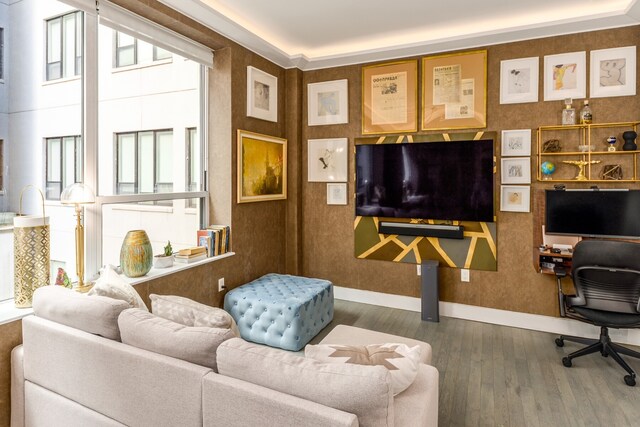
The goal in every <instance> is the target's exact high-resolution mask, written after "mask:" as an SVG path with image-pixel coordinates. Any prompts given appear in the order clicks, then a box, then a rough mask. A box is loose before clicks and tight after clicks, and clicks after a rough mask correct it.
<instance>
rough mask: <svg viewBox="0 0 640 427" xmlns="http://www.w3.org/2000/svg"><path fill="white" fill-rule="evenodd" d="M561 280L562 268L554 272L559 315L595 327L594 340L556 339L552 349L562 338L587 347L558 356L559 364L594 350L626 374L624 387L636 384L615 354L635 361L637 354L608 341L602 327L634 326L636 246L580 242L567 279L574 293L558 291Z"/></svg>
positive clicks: (638, 310) (639, 261)
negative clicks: (571, 283) (621, 368)
mask: <svg viewBox="0 0 640 427" xmlns="http://www.w3.org/2000/svg"><path fill="white" fill-rule="evenodd" d="M565 276H566V272H563V271H562V269H557V270H556V277H557V280H558V295H559V298H560V313H561V315H562V316H563V317H569V318H572V319H577V320H580V321H583V322H587V323H591V324H593V325H595V326H600V339H588V338H580V337H571V336H564V335H561V336H560V338H556V345H557V346H558V347H562V346H564V341H565V340H566V341H573V342H577V343H581V344H588V346H587V347H585V348H583V349H580V350H578V351H575V352H573V353H571V354H570V355H568V356H567V357H565V358H563V359H562V364H563V365H564V366H566V367H567V368H569V367H571V364H572V363H571V360H572V359H575V358H576V357H580V356H584V355H587V354H591V353H595V352H596V351H599V352H600V354H602V356H604V357H607V356H611V357H612V358H613V359H614V360H615V361H616V362H618V364H619V365H620V366H622V367H623V368H624V369H625V371H627V372H628V374H629V375H625V377H624V382H625V383H626V384H627V385H628V386H634V385H636V373H635V371H634V370H633V369H631V367H630V366H629V365H628V364H627V363H626V362H625V361H624V360H623V359H622V357H621V356H620V354H624V355H627V356H631V357H635V358H639V359H640V353H639V352H637V351H633V350H631V349H628V348H626V347H623V346H621V345H619V344H615V343H613V342H611V338H609V329H608V328H615V329H619V328H639V327H640V244H636V243H629V242H618V241H603V240H584V241H582V242H580V243H578V244H577V245H576V247H575V249H574V252H573V262H572V268H571V277H572V279H573V284H574V286H575V288H576V295H564V293H563V292H562V284H561V280H562V277H565Z"/></svg>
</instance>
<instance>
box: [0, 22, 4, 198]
mask: <svg viewBox="0 0 640 427" xmlns="http://www.w3.org/2000/svg"><path fill="white" fill-rule="evenodd" d="M1 79H4V28H0V80H1ZM0 188H2V187H0Z"/></svg>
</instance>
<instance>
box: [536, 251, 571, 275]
mask: <svg viewBox="0 0 640 427" xmlns="http://www.w3.org/2000/svg"><path fill="white" fill-rule="evenodd" d="M572 260H573V254H572V253H569V254H567V253H561V254H554V253H552V252H551V251H544V252H540V253H539V255H538V271H539V272H540V273H544V274H555V273H554V272H553V268H554V267H555V266H558V265H559V266H561V267H563V268H564V269H565V270H566V271H567V274H569V273H570V272H571V261H572Z"/></svg>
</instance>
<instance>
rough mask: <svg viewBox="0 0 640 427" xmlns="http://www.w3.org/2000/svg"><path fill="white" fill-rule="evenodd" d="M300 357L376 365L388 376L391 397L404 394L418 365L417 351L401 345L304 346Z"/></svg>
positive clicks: (414, 377) (330, 361)
mask: <svg viewBox="0 0 640 427" xmlns="http://www.w3.org/2000/svg"><path fill="white" fill-rule="evenodd" d="M304 355H305V356H306V357H309V358H311V359H314V360H317V361H319V362H328V363H352V364H357V365H380V366H384V367H385V368H387V369H388V370H389V372H390V373H391V381H392V383H393V394H394V395H397V394H398V393H400V392H402V391H404V390H406V389H407V387H409V386H410V385H411V383H413V381H414V380H415V379H416V375H417V374H418V365H419V364H420V347H419V346H415V347H409V346H407V345H405V344H394V343H389V344H370V345H351V346H350V345H337V344H336V345H331V344H328V345H327V344H321V345H307V346H306V347H305V349H304Z"/></svg>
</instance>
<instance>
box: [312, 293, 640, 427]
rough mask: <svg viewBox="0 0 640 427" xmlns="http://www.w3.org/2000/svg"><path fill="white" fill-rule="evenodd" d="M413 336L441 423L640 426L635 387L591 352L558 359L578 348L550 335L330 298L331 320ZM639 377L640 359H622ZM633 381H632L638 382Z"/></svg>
mask: <svg viewBox="0 0 640 427" xmlns="http://www.w3.org/2000/svg"><path fill="white" fill-rule="evenodd" d="M338 324H345V325H352V326H357V327H360V328H366V329H373V330H377V331H381V332H386V333H390V334H396V335H401V336H405V337H410V338H415V339H418V340H421V341H425V342H428V343H430V344H431V346H432V348H433V360H432V364H433V365H434V366H435V367H436V368H438V371H439V372H440V398H439V400H440V403H439V415H438V416H439V425H441V426H475V425H482V426H518V427H519V426H615V427H619V426H640V384H638V386H636V387H628V386H627V385H626V384H625V383H624V381H623V376H624V375H625V372H624V370H623V369H622V368H620V367H619V366H618V364H617V363H615V361H613V360H612V359H611V358H610V357H609V358H606V359H605V358H603V357H602V356H601V355H600V354H599V353H596V354H593V355H588V356H584V357H581V358H579V359H575V360H574V363H573V367H571V368H565V367H564V366H563V365H562V362H561V359H562V357H564V355H566V354H569V353H571V352H573V351H575V350H577V349H579V348H580V347H581V346H582V345H580V344H575V343H570V342H566V343H565V346H564V347H563V348H558V347H556V345H555V343H554V339H555V337H556V336H555V335H553V334H549V333H546V332H535V331H529V330H524V329H517V328H510V327H506V326H497V325H491V324H487V323H479V322H472V321H467V320H460V319H454V318H450V317H440V322H439V323H432V322H423V321H421V319H420V313H416V312H411V311H405V310H398V309H392V308H385V307H379V306H374V305H368V304H359V303H353V302H348V301H342V300H336V301H335V314H334V319H333V322H332V323H331V324H330V325H329V327H327V328H325V330H323V331H322V332H321V333H320V335H319V336H317V337H316V338H314V340H313V341H312V343H317V342H319V341H320V340H321V339H322V338H324V336H325V335H326V334H327V333H329V331H330V330H331V329H332V328H333V326H335V325H338ZM625 360H626V361H627V362H628V363H629V365H630V366H631V367H632V368H633V369H635V370H636V371H637V372H640V360H638V359H633V358H630V357H625ZM639 382H640V380H639Z"/></svg>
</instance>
